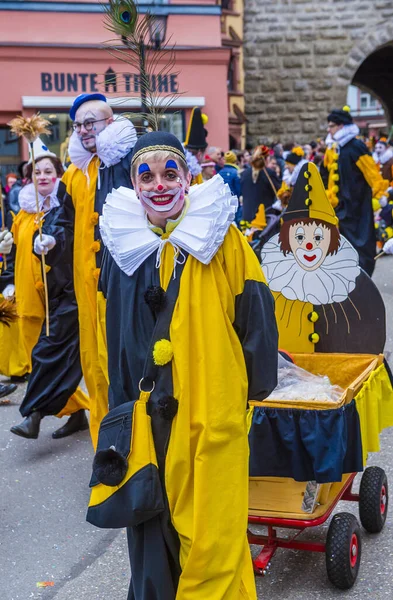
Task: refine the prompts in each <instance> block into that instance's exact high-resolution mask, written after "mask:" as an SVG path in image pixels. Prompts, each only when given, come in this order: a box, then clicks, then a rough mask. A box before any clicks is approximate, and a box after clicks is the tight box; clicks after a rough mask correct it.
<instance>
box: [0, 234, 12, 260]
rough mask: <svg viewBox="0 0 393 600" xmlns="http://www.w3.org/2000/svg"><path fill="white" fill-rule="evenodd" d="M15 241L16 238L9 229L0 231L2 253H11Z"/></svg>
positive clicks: (0, 249)
mask: <svg viewBox="0 0 393 600" xmlns="http://www.w3.org/2000/svg"><path fill="white" fill-rule="evenodd" d="M13 243H14V238H13V237H12V233H11V232H9V231H8V229H4V231H0V254H9V253H10V252H11V248H12V244H13Z"/></svg>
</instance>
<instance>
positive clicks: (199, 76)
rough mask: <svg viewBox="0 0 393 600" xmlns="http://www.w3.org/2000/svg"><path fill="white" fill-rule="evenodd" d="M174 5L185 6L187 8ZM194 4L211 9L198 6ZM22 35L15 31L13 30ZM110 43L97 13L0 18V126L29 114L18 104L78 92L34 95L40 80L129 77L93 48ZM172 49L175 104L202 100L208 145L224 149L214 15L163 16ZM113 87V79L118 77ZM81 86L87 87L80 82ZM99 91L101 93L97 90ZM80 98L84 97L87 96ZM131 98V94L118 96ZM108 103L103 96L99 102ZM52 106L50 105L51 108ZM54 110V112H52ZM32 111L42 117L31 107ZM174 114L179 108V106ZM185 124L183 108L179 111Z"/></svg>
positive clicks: (223, 75)
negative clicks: (177, 96) (177, 98)
mask: <svg viewBox="0 0 393 600" xmlns="http://www.w3.org/2000/svg"><path fill="white" fill-rule="evenodd" d="M182 4H191V2H190V1H188V2H182ZM198 4H204V5H208V4H214V2H211V0H204V1H202V2H200V3H198ZM21 17H23V23H24V24H25V25H26V26H24V27H15V23H16V22H21ZM112 37H113V34H111V32H109V31H107V30H106V29H105V28H104V26H103V15H102V14H100V13H91V14H90V13H64V12H62V13H59V12H46V13H44V12H19V11H0V75H1V81H2V82H3V83H4V85H3V87H2V90H1V94H0V125H4V124H6V123H7V122H8V121H9V119H10V118H12V117H13V116H15V114H18V113H23V114H26V115H27V114H30V113H32V112H34V110H35V108H34V107H30V108H27V107H24V106H23V103H22V97H29V98H32V97H40V98H41V97H45V98H50V97H53V98H56V99H58V98H59V97H62V96H64V97H71V96H76V95H77V94H78V93H81V92H82V91H83V90H82V89H81V83H82V81H81V79H79V89H78V91H77V92H76V93H75V92H73V91H71V92H67V91H66V90H65V91H64V92H59V91H55V90H52V91H48V90H43V89H42V76H41V74H42V73H49V74H52V77H53V74H54V73H65V74H67V73H70V74H74V73H76V74H78V73H79V74H83V73H87V74H89V76H90V74H94V73H97V74H98V77H97V80H96V81H97V82H98V81H99V80H100V79H101V77H100V74H101V75H102V79H103V74H104V73H105V71H107V69H108V68H109V67H110V68H112V69H113V70H114V71H115V72H116V73H121V72H124V71H129V70H130V69H128V68H127V67H126V66H125V65H124V63H122V62H120V61H116V60H115V59H113V58H112V57H111V56H110V55H109V53H108V52H107V51H106V50H104V49H102V48H100V46H101V45H102V43H103V42H105V41H107V40H109V39H110V38H112ZM169 37H171V41H172V42H173V43H175V44H176V47H177V50H176V66H175V69H174V71H176V72H178V75H177V83H178V86H179V91H180V93H181V96H180V103H181V101H182V98H184V99H187V98H193V97H195V98H201V97H202V98H204V100H205V103H204V106H203V107H202V110H203V112H205V113H206V114H207V115H208V116H209V123H208V126H207V129H208V131H209V137H208V142H209V144H211V145H219V146H222V147H224V148H226V147H227V146H228V96H227V68H228V67H227V66H228V61H229V50H228V49H225V48H222V47H221V33H220V16H219V15H171V14H170V15H169V16H168V22H167V39H168V38H169ZM119 79H121V76H120V75H119ZM88 83H90V80H89V79H88ZM99 87H100V91H101V86H99ZM87 91H90V90H89V89H87ZM120 91H122V92H123V93H122V94H121V95H127V96H131V97H132V96H134V97H135V96H138V94H137V93H127V94H124V87H123V90H120V89H119V88H118V94H117V95H119V92H120ZM107 95H108V97H111V94H110V93H109V94H107ZM57 106H58V105H57ZM53 108H56V106H53ZM36 109H41V111H42V112H44V111H43V109H42V108H41V107H40V106H37V107H36ZM179 109H180V106H179ZM184 110H185V114H186V120H188V116H189V114H190V112H191V107H187V108H184Z"/></svg>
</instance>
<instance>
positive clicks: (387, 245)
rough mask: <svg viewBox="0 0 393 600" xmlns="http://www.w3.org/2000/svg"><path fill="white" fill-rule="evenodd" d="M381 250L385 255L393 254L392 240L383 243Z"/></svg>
mask: <svg viewBox="0 0 393 600" xmlns="http://www.w3.org/2000/svg"><path fill="white" fill-rule="evenodd" d="M382 250H383V251H384V252H385V254H393V238H390V240H388V241H387V242H386V243H385V245H384V247H383V248H382Z"/></svg>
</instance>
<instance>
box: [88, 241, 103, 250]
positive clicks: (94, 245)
mask: <svg viewBox="0 0 393 600" xmlns="http://www.w3.org/2000/svg"><path fill="white" fill-rule="evenodd" d="M100 248H101V244H100V241H99V240H96V241H95V242H93V243H92V245H91V246H90V250H91V251H92V252H99V251H100Z"/></svg>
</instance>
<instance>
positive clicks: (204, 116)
mask: <svg viewBox="0 0 393 600" xmlns="http://www.w3.org/2000/svg"><path fill="white" fill-rule="evenodd" d="M208 122H209V117H208V116H207V115H205V113H202V123H203V124H204V125H207V124H208Z"/></svg>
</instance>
